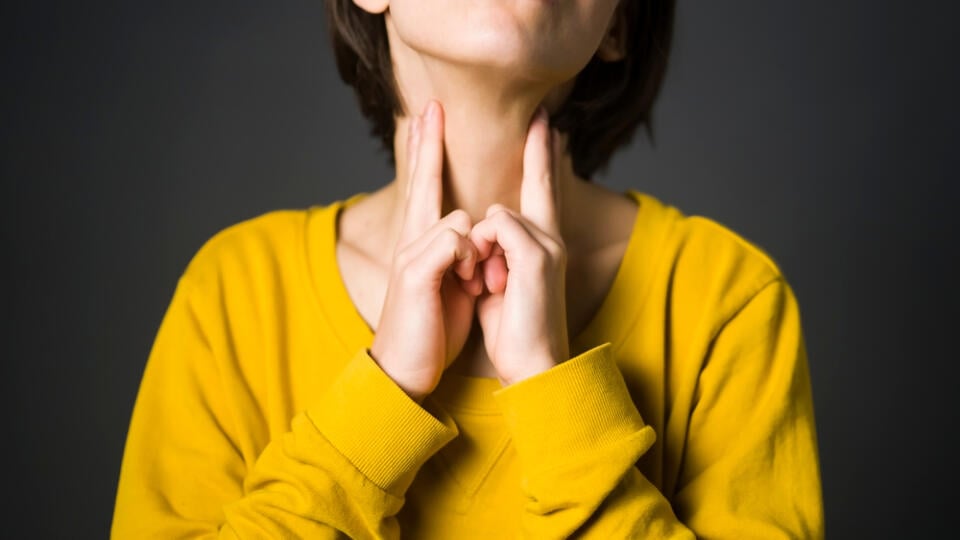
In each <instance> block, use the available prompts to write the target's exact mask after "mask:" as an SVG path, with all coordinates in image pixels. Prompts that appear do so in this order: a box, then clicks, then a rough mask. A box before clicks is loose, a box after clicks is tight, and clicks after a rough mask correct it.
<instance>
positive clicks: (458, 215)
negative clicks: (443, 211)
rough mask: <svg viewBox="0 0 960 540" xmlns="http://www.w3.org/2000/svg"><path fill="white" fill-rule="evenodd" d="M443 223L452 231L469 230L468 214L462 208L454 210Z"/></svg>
mask: <svg viewBox="0 0 960 540" xmlns="http://www.w3.org/2000/svg"><path fill="white" fill-rule="evenodd" d="M444 221H445V222H446V223H447V225H448V226H449V227H450V228H452V229H458V230H463V231H467V230H470V214H468V213H467V211H466V210H464V209H462V208H457V209H456V210H454V211H452V212H450V213H449V214H447V217H445V218H444Z"/></svg>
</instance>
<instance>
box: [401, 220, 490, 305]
mask: <svg viewBox="0 0 960 540" xmlns="http://www.w3.org/2000/svg"><path fill="white" fill-rule="evenodd" d="M476 261H477V248H476V246H474V245H473V242H471V241H470V239H469V238H467V237H466V236H463V235H461V234H460V233H458V232H457V231H455V230H453V229H450V228H447V229H444V230H443V231H440V233H438V234H437V235H436V237H434V238H433V240H431V241H430V243H429V244H428V245H427V247H426V249H425V250H424V251H422V252H421V253H420V254H419V256H418V257H417V258H416V259H414V260H413V261H411V263H410V266H409V268H408V272H410V275H409V276H408V277H410V278H412V279H414V283H416V284H417V285H422V286H426V287H428V288H429V289H430V290H434V291H435V290H439V288H440V285H441V284H442V282H443V276H444V275H445V274H446V272H447V270H449V269H450V268H451V267H455V269H456V268H459V267H461V266H463V267H469V268H471V275H470V276H469V277H464V276H461V279H464V280H466V281H469V280H470V279H472V278H473V275H472V269H473V268H474V267H475V266H476ZM458 275H460V274H458Z"/></svg>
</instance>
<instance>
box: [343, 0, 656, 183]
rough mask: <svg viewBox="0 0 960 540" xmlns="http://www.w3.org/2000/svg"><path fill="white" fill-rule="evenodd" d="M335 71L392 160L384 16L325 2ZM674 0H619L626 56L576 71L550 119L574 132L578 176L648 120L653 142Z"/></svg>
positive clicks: (391, 93) (397, 110)
mask: <svg viewBox="0 0 960 540" xmlns="http://www.w3.org/2000/svg"><path fill="white" fill-rule="evenodd" d="M325 2H326V8H327V21H328V24H329V26H330V35H331V38H332V40H333V51H334V55H335V57H336V61H337V69H338V71H339V72H340V77H341V78H342V79H343V81H344V82H346V83H347V84H349V85H350V86H352V87H353V89H354V91H355V92H356V94H357V99H358V100H359V102H360V110H361V112H362V113H363V115H364V116H366V117H367V119H368V120H370V122H371V124H372V130H371V133H372V135H373V136H374V137H377V138H378V139H380V141H381V142H382V143H383V146H384V149H385V150H386V151H387V152H388V153H389V155H390V158H391V161H392V160H393V157H394V156H393V137H394V130H395V129H396V118H395V117H396V116H400V115H403V114H404V111H403V104H402V103H401V100H400V97H399V95H398V92H397V87H396V80H395V78H394V76H393V64H392V62H391V57H390V46H389V42H388V40H387V29H386V18H385V16H384V15H383V14H376V15H374V14H371V13H368V12H366V11H363V10H362V9H360V8H359V7H357V6H356V5H355V4H354V3H353V0H325ZM674 3H675V0H621V3H620V6H619V7H618V9H620V10H622V12H621V13H620V16H621V17H623V21H624V22H625V23H626V28H625V32H626V34H625V36H626V44H625V45H626V46H625V50H626V55H625V57H624V58H623V59H622V60H619V61H615V62H606V61H603V60H600V59H598V58H596V57H594V58H593V59H591V60H590V62H589V63H588V64H587V65H586V67H584V68H583V70H581V71H580V73H579V74H577V77H576V80H575V82H574V85H573V89H572V91H571V92H570V94H569V96H567V98H566V100H565V101H564V103H563V105H561V106H560V108H559V109H558V110H557V111H555V112H554V113H553V115H552V118H551V124H552V125H553V126H554V127H556V128H557V129H559V130H560V131H561V132H564V133H566V134H568V147H567V150H568V151H569V152H570V155H571V157H572V160H573V169H574V172H575V173H576V174H577V176H579V177H581V178H584V179H588V180H589V179H591V177H592V176H593V174H594V173H595V172H597V171H598V170H600V169H602V168H603V167H605V166H606V165H607V163H608V162H609V161H610V157H611V156H612V155H613V153H614V152H615V151H616V150H617V149H619V148H620V147H622V146H624V145H626V144H627V143H628V142H630V140H631V139H632V138H633V134H634V132H635V131H636V129H637V127H638V126H640V125H643V126H644V127H645V130H646V132H647V135H648V136H649V137H650V139H651V141H652V140H653V126H652V124H651V110H652V108H653V102H654V101H655V100H656V97H657V93H658V92H659V90H660V86H661V83H662V81H663V78H664V74H665V73H666V69H667V59H668V56H669V52H670V41H671V38H672V36H673V17H674Z"/></svg>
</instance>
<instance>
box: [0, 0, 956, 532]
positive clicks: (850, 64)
mask: <svg viewBox="0 0 960 540" xmlns="http://www.w3.org/2000/svg"><path fill="white" fill-rule="evenodd" d="M56 4H57V3H56V2H54V3H50V4H44V5H35V4H27V3H20V4H17V3H6V7H4V8H3V9H4V10H6V11H7V13H6V14H5V15H3V16H2V17H0V20H2V21H3V22H2V23H0V26H2V29H3V32H2V33H3V36H4V39H5V40H7V44H6V46H5V47H4V48H3V53H2V54H3V71H2V73H3V85H2V89H0V96H2V103H3V109H2V115H3V116H2V132H0V133H2V137H3V139H2V152H3V154H2V160H0V166H2V179H3V184H2V185H3V187H2V190H3V191H2V192H0V193H2V200H3V207H4V209H5V211H4V212H3V235H4V246H6V249H5V250H4V268H5V272H4V274H5V275H7V276H8V277H6V278H4V281H5V282H6V284H5V286H4V287H2V293H0V294H2V297H0V298H2V302H3V306H4V311H5V316H6V320H7V321H8V323H7V324H5V325H3V332H4V334H5V335H4V341H3V348H2V351H3V379H2V380H3V385H4V392H3V394H2V395H3V400H4V402H3V405H4V410H6V411H7V414H5V415H4V424H3V428H4V429H3V433H4V440H5V443H4V444H5V445H6V446H8V447H12V456H13V457H12V458H11V457H8V458H7V460H8V461H7V462H6V467H5V470H6V471H10V472H12V473H13V474H12V476H8V477H7V478H5V480H6V481H5V482H4V483H5V484H6V486H5V489H3V490H2V491H3V497H4V506H3V507H4V511H5V513H9V517H8V518H7V519H5V520H4V525H3V527H4V528H6V529H7V530H16V529H18V528H20V527H23V530H24V531H30V532H31V534H32V535H35V536H39V537H45V536H49V537H64V538H66V537H71V538H98V537H104V536H106V534H107V531H108V527H109V523H110V519H111V514H112V509H113V506H112V505H113V497H114V493H115V487H116V481H117V477H118V472H119V464H120V459H121V454H122V450H123V442H124V437H125V434H126V427H127V422H128V420H129V415H130V412H131V408H132V406H133V401H134V397H135V395H136V391H137V385H138V383H139V378H140V376H141V374H142V370H143V366H144V362H145V360H146V357H147V353H148V351H149V348H150V345H151V342H152V339H153V335H154V333H155V332H156V329H157V325H158V324H159V322H160V319H161V316H162V315H163V312H164V309H165V307H166V304H167V302H168V301H169V299H170V296H171V294H172V292H173V289H174V285H175V282H176V279H177V276H178V275H179V273H180V272H181V271H182V269H183V268H184V266H185V264H186V263H187V261H188V260H189V258H190V256H191V255H192V254H193V253H194V252H195V250H196V249H197V248H198V247H199V246H200V245H201V244H202V242H203V241H204V240H205V239H207V238H208V237H210V236H211V235H212V234H214V233H215V232H216V231H218V230H219V229H221V228H223V227H225V226H227V225H230V224H232V223H235V222H237V221H239V220H242V219H245V218H249V217H252V216H255V215H257V214H260V213H262V212H265V211H268V210H271V209H276V208H289V207H304V206H307V205H310V204H322V203H326V202H329V201H332V200H334V199H338V198H342V197H345V196H347V195H349V194H351V193H355V192H357V191H361V190H371V189H374V188H376V187H377V186H379V185H381V184H382V183H383V182H385V181H387V180H388V179H389V178H390V176H391V175H390V171H389V169H388V167H387V166H386V162H385V159H384V156H383V154H382V153H379V152H378V151H377V149H376V147H375V145H374V143H373V141H372V140H371V139H369V138H368V137H367V135H366V132H367V126H366V124H365V123H364V122H363V121H362V120H361V118H360V116H359V114H358V112H357V108H356V106H355V103H354V100H353V96H352V94H351V93H350V92H349V91H348V89H347V88H346V87H344V86H343V85H342V84H341V83H340V82H339V80H338V78H337V76H336V73H335V70H334V68H333V64H332V55H331V54H330V52H329V49H328V47H327V36H326V32H325V22H324V20H323V15H322V6H321V3H320V2H319V1H318V0H316V1H313V2H302V1H291V2H284V3H277V4H275V3H267V2H249V1H233V2H224V1H209V2H196V3H187V2H173V3H169V2H167V3H156V4H146V3H143V4H137V5H129V4H126V3H122V2H117V3H109V2H89V3H75V4H74V3H66V2H62V3H61V4H62V5H56ZM947 5H950V4H948V3H946V2H941V3H934V2H911V3H907V2H893V1H872V2H867V1H865V0H850V1H845V2H796V3H794V2H784V1H779V2H777V1H769V0H767V1H759V0H755V1H750V0H736V1H727V2H705V1H701V2H681V5H680V6H679V16H678V23H677V35H676V40H675V48H674V51H675V52H674V55H673V59H672V63H671V67H670V71H669V75H668V78H667V81H666V85H665V87H664V89H663V93H662V98H661V100H660V102H659V106H658V108H657V110H656V127H657V145H656V148H655V149H654V148H651V147H650V145H649V144H648V141H646V140H645V139H643V138H641V139H639V140H638V141H636V143H635V144H634V145H633V146H632V147H631V148H629V149H628V150H627V151H625V152H623V153H621V154H620V155H619V156H618V157H617V158H616V161H615V162H614V163H613V165H612V167H611V168H610V170H609V171H608V174H606V175H605V176H603V177H602V178H600V179H599V181H601V182H602V183H604V184H607V185H609V186H611V187H613V188H615V189H623V188H626V187H633V188H636V189H640V190H643V191H646V192H649V193H651V194H654V195H655V196H657V197H659V198H661V199H662V200H664V201H666V202H669V203H671V204H674V205H676V206H678V207H679V208H681V209H682V210H684V211H686V212H687V213H690V214H703V215H707V216H710V217H713V218H714V219H717V220H718V221H720V222H722V223H725V224H727V225H728V226H730V227H731V228H733V229H734V230H736V231H738V232H739V233H741V234H742V235H744V236H746V237H747V238H749V239H751V240H753V241H754V242H756V243H757V244H759V245H760V246H761V247H763V248H764V249H765V250H767V251H768V252H769V253H770V254H771V255H772V256H773V257H774V259H775V260H777V261H778V262H779V264H780V265H781V267H782V268H783V270H784V272H785V273H786V275H787V278H788V280H789V281H790V282H791V283H792V285H793V287H794V289H795V290H796V292H797V295H798V297H799V300H800V306H801V313H802V317H803V324H804V327H805V334H806V338H807V344H808V350H809V356H810V366H811V371H812V374H813V383H814V394H815V404H816V412H817V421H818V431H819V440H820V451H821V459H822V475H823V485H824V495H825V500H826V512H827V525H828V534H829V536H830V537H832V538H849V537H860V538H882V537H901V536H909V537H919V536H923V535H924V534H927V533H932V532H934V531H937V530H939V529H940V528H942V527H945V526H946V525H947V524H948V523H949V522H951V521H953V520H954V519H955V518H953V516H951V515H949V514H948V513H949V512H951V511H952V510H953V507H954V506H955V503H956V498H955V497H953V496H951V495H950V493H951V491H953V490H952V489H950V487H951V485H953V484H955V483H956V481H957V474H956V472H955V468H954V467H951V466H949V463H950V461H952V458H953V456H954V455H955V454H956V451H957V450H958V449H960V448H958V445H957V444H956V438H957V436H956V428H957V407H956V405H955V403H954V400H955V399H956V398H955V396H956V393H955V392H954V391H953V388H954V387H955V385H956V377H955V375H956V373H957V370H956V368H955V367H954V364H955V361H956V360H957V354H956V353H955V352H954V348H953V347H950V346H948V340H950V338H951V337H952V335H953V334H954V333H955V328H956V317H954V315H953V312H954V310H955V306H957V300H958V298H957V297H958V291H957V289H958V288H957V283H956V277H955V275H956V274H955V268H956V267H955V262H954V261H955V260H956V255H957V247H956V244H957V241H956V236H957V218H956V210H955V207H956V206H957V203H958V201H960V199H958V197H957V189H956V187H955V186H954V185H953V184H954V182H955V181H956V179H957V170H958V165H960V163H958V159H957V157H956V154H957V152H956V151H955V149H954V146H955V145H956V143H957V142H958V137H957V135H958V133H957V131H958V130H957V127H956V126H957V121H958V119H960V118H958V115H957V112H956V96H957V95H958V90H960V85H958V82H960V77H958V72H957V68H956V64H957V53H958V52H960V48H958V38H957V34H958V33H957V31H956V30H955V29H954V26H955V20H956V18H957V17H956V15H957V9H955V8H944V7H941V6H947ZM11 248H12V249H11ZM11 269H12V273H11V272H9V271H10V270H11ZM10 323H12V324H10ZM731 435H734V434H731ZM5 455H6V456H11V453H9V452H5Z"/></svg>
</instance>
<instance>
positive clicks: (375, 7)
mask: <svg viewBox="0 0 960 540" xmlns="http://www.w3.org/2000/svg"><path fill="white" fill-rule="evenodd" d="M353 3H354V4H356V6H357V7H358V8H360V9H362V10H364V11H366V12H367V13H370V14H373V15H377V14H380V13H383V12H384V11H386V10H387V8H388V7H390V0H353Z"/></svg>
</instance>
